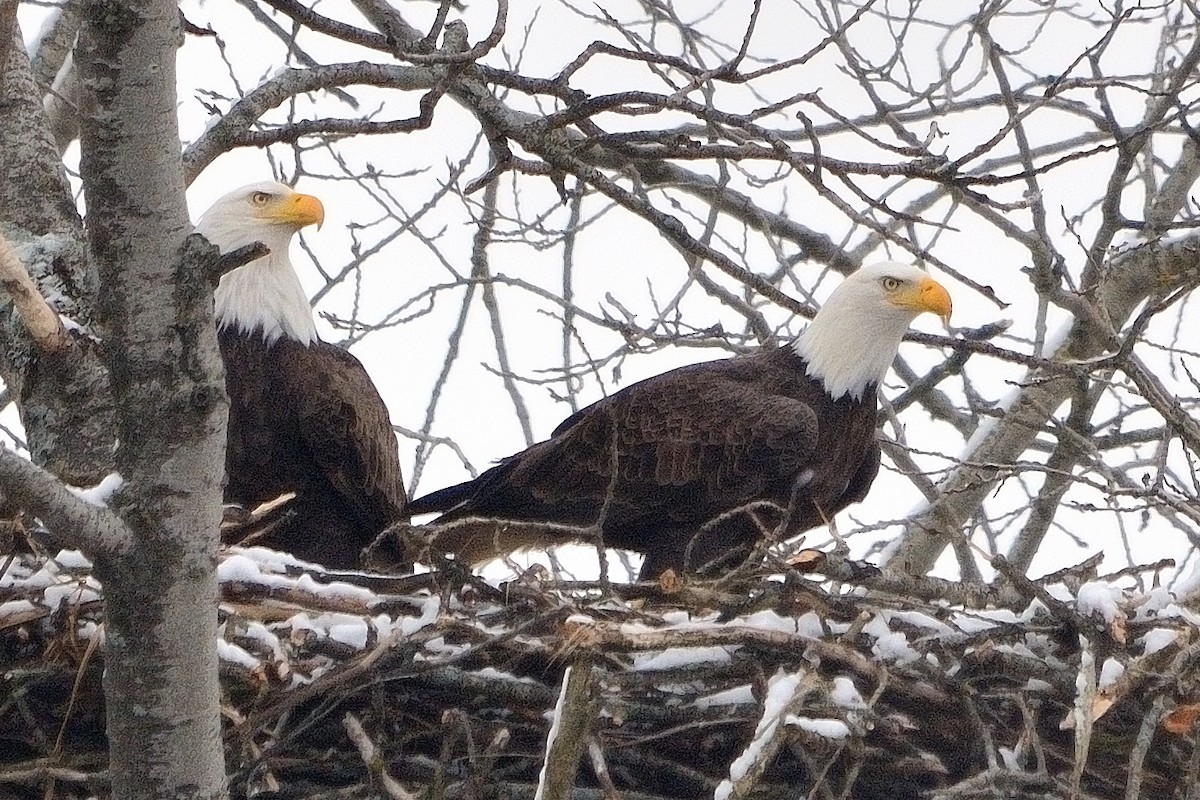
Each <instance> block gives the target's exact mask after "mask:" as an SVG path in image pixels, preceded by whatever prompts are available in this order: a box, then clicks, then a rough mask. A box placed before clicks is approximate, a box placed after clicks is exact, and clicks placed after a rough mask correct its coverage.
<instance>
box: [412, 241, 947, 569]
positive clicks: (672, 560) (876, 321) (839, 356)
mask: <svg viewBox="0 0 1200 800" xmlns="http://www.w3.org/2000/svg"><path fill="white" fill-rule="evenodd" d="M926 311H928V312H932V313H934V314H937V315H938V316H940V317H941V318H942V319H943V321H945V322H946V323H947V324H948V323H949V318H950V311H951V302H950V295H949V293H947V291H946V289H945V288H944V287H943V286H942V285H941V284H939V283H938V282H937V281H935V280H933V279H932V278H931V277H929V275H928V274H926V272H925V271H924V270H923V269H921V268H919V267H916V266H912V265H908V264H899V263H894V262H887V263H882V264H874V265H872V266H867V267H863V268H861V269H859V270H858V271H856V272H854V273H853V274H851V275H850V276H849V277H847V278H846V279H845V280H844V281H843V282H842V284H841V285H840V286H838V288H837V289H836V290H834V292H833V294H831V295H830V297H829V299H828V300H826V302H825V304H824V305H823V306H822V307H821V309H820V311H818V312H817V314H816V316H815V317H814V318H813V320H812V322H811V323H809V325H808V327H806V328H805V329H804V330H803V331H802V332H801V333H800V335H799V336H798V337H797V338H796V339H795V340H794V341H793V342H792V343H791V344H790V346H786V347H780V348H773V349H764V350H761V351H759V352H756V353H752V354H749V355H742V356H736V357H734V358H730V359H726V360H723V361H712V362H708V363H704V364H694V365H692V366H688V367H682V368H679V369H675V370H672V371H670V372H666V373H664V374H662V375H658V376H655V377H653V378H649V379H647V380H644V381H641V382H640V383H635V384H633V385H631V386H627V387H625V388H624V389H622V390H621V391H619V392H617V393H616V394H613V395H612V396H611V397H606V398H604V399H603V400H600V401H599V402H597V403H595V404H593V405H591V406H589V407H587V408H585V409H582V410H580V411H578V412H577V413H575V414H573V415H572V416H570V417H569V418H568V419H567V420H565V421H564V422H563V423H562V424H561V425H559V426H558V428H556V429H555V431H554V432H553V433H552V434H551V436H550V438H549V439H547V440H546V441H544V442H539V443H538V444H535V445H533V446H531V447H530V448H528V449H527V450H525V451H523V452H521V453H517V454H516V455H514V456H510V457H509V458H506V459H504V460H503V461H502V462H500V463H499V464H497V465H496V466H495V467H493V468H491V469H489V470H488V471H486V472H484V473H483V474H482V475H480V476H479V477H478V478H475V479H474V480H471V481H467V482H466V483H462V484H459V485H457V486H451V487H449V488H446V489H442V490H440V491H437V492H433V493H432V494H429V495H426V496H425V497H420V498H417V499H416V500H414V501H412V503H410V505H409V511H410V513H412V514H422V513H428V512H442V515H441V516H440V517H438V518H437V520H435V523H436V524H437V525H438V526H439V530H440V533H438V534H436V535H435V538H434V539H433V542H432V548H433V550H434V551H436V552H452V553H455V554H457V555H458V556H460V557H461V558H463V559H465V560H468V561H470V562H471V563H478V562H482V561H486V560H488V559H489V558H493V557H495V556H497V555H502V554H504V553H507V552H511V551H513V550H516V549H520V548H524V547H546V546H548V545H552V544H560V543H562V542H563V541H567V540H571V539H578V538H579V535H578V533H582V532H584V531H586V530H587V529H589V528H591V529H593V530H594V529H596V527H597V526H598V530H599V532H600V534H601V536H602V538H603V542H604V544H605V545H606V546H608V547H617V548H622V549H626V550H634V551H637V552H639V553H643V554H645V556H646V558H645V561H644V562H643V564H642V569H641V577H642V578H643V579H650V578H655V577H657V576H658V575H659V574H661V573H662V572H663V571H664V570H665V569H667V568H671V569H674V570H675V571H676V572H682V571H695V570H699V569H702V568H704V567H706V566H713V565H722V564H729V563H730V562H731V561H732V560H733V559H735V558H738V557H744V556H745V554H746V553H747V552H748V551H749V549H750V548H751V547H752V546H753V545H754V544H756V543H757V542H759V541H761V540H762V539H763V537H764V535H765V534H764V531H772V532H773V533H774V535H775V536H776V537H778V538H779V539H786V538H789V537H792V536H795V535H796V534H799V533H801V532H803V531H805V530H808V529H809V528H813V527H816V526H818V525H821V524H825V523H827V522H828V521H830V520H832V519H833V516H834V515H835V514H837V513H838V512H839V511H841V510H842V509H843V508H845V507H846V506H848V505H849V504H851V503H855V502H858V501H859V500H862V499H863V498H864V497H865V496H866V494H867V490H868V489H869V488H870V487H871V483H872V482H873V481H874V480H875V476H876V474H877V473H878V471H879V455H880V453H879V443H878V441H877V440H876V432H875V429H876V424H877V415H878V401H877V398H876V394H877V392H878V390H879V386H880V384H881V383H882V382H883V379H884V376H885V375H886V374H887V371H888V368H889V367H890V366H891V364H892V362H893V361H894V360H895V358H896V353H897V352H898V351H899V348H900V342H901V340H902V339H903V338H904V334H905V332H906V331H907V330H908V327H909V325H910V324H911V323H912V321H913V319H915V318H916V317H917V315H918V314H921V313H923V312H926ZM526 523H537V524H526ZM544 523H553V524H552V525H550V526H547V525H545V524H544ZM576 531H578V533H576Z"/></svg>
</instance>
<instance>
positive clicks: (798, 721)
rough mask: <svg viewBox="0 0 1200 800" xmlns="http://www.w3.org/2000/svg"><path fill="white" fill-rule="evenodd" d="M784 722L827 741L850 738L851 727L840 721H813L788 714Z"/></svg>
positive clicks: (809, 718) (810, 718)
mask: <svg viewBox="0 0 1200 800" xmlns="http://www.w3.org/2000/svg"><path fill="white" fill-rule="evenodd" d="M784 722H785V723H786V724H788V725H795V726H796V727H797V728H800V729H801V730H805V731H808V732H809V733H815V734H816V735H817V736H823V737H825V738H826V739H845V738H848V737H849V736H850V726H849V725H847V724H846V723H844V722H842V721H841V720H840V719H824V718H822V719H813V718H812V717H798V716H796V715H795V714H788V716H787V719H785V720H784Z"/></svg>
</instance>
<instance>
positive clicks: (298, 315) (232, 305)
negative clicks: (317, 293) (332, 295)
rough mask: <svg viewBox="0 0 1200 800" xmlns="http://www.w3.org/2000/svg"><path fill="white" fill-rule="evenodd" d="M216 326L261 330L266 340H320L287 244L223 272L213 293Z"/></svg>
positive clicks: (244, 331) (245, 330) (303, 341)
mask: <svg viewBox="0 0 1200 800" xmlns="http://www.w3.org/2000/svg"><path fill="white" fill-rule="evenodd" d="M213 299H214V300H215V301H216V316H217V327H218V328H219V329H221V330H224V329H225V328H230V327H233V328H236V329H237V330H238V331H239V332H241V333H244V334H247V335H249V334H253V333H254V332H255V331H259V332H260V334H261V336H262V337H263V339H265V340H266V342H267V344H272V343H274V342H275V340H276V339H278V338H279V337H281V336H284V337H287V338H288V339H295V340H296V341H298V342H300V343H301V344H303V345H305V346H306V347H307V346H308V345H310V344H312V343H313V342H315V341H316V340H317V327H316V324H315V323H314V322H313V314H312V307H311V306H309V304H308V295H306V294H305V293H304V287H303V286H302V285H301V284H300V279H299V278H298V277H297V276H296V271H295V270H294V269H292V264H291V262H290V261H289V260H288V256H287V248H286V245H285V247H284V248H283V249H282V250H280V251H277V252H272V253H271V254H270V255H267V256H264V257H263V258H260V259H258V260H256V261H251V262H250V263H249V264H246V265H245V266H242V267H238V268H237V269H235V270H231V271H229V272H227V273H225V274H224V275H223V276H221V282H220V284H219V285H218V286H217V289H216V291H215V292H214V293H213Z"/></svg>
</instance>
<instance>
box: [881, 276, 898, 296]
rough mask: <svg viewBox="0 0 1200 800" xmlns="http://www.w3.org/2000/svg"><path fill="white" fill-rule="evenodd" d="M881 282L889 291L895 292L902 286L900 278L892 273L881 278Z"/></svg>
mask: <svg viewBox="0 0 1200 800" xmlns="http://www.w3.org/2000/svg"><path fill="white" fill-rule="evenodd" d="M880 283H882V284H883V288H884V290H885V291H888V292H894V291H896V290H897V289H899V288H900V279H899V278H893V277H891V276H890V275H889V276H888V277H886V278H884V279H883V280H881V281H880Z"/></svg>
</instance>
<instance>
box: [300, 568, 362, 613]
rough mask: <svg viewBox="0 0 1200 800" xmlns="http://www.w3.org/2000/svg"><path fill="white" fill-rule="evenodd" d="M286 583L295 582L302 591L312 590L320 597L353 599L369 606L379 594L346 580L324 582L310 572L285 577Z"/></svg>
mask: <svg viewBox="0 0 1200 800" xmlns="http://www.w3.org/2000/svg"><path fill="white" fill-rule="evenodd" d="M284 583H295V586H296V588H297V589H299V590H300V591H303V592H311V593H312V594H314V595H317V596H319V597H328V598H331V599H336V600H351V601H355V602H359V603H362V604H364V605H366V606H368V607H369V606H370V605H371V604H373V603H374V602H375V601H376V600H378V596H377V595H376V594H375V593H374V592H372V591H371V590H370V589H365V588H363V587H362V586H355V585H354V584H353V583H346V582H345V581H330V582H329V583H322V582H321V581H318V580H317V579H315V578H313V576H312V575H308V574H304V575H300V576H299V577H297V578H295V579H294V581H293V580H292V579H290V578H285V579H284Z"/></svg>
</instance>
